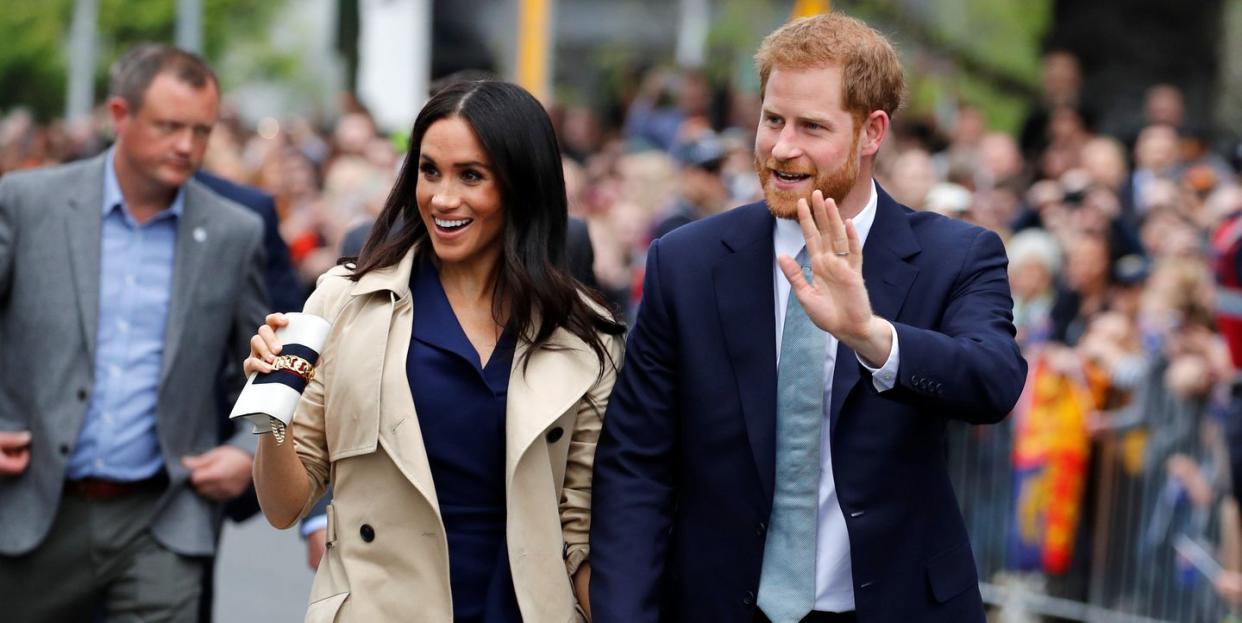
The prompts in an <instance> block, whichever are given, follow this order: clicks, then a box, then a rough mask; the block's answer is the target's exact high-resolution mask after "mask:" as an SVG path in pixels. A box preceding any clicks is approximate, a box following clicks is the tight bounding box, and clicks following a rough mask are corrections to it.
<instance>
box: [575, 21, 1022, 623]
mask: <svg viewBox="0 0 1242 623" xmlns="http://www.w3.org/2000/svg"><path fill="white" fill-rule="evenodd" d="M756 60H757V62H758V65H759V72H760V82H761V85H762V93H763V112H762V118H761V122H760V126H759V129H758V133H757V135H756V139H755V162H756V169H757V171H758V173H759V176H760V180H761V182H762V183H763V188H764V195H765V198H766V201H764V202H761V203H757V204H752V205H748V206H743V207H740V208H737V209H735V210H732V211H729V212H726V213H724V214H720V215H717V216H713V217H711V218H707V219H703V220H700V221H696V222H694V223H691V224H689V225H686V226H684V227H681V228H679V229H678V230H676V231H674V232H672V233H670V234H668V235H667V236H666V237H664V238H661V239H659V240H657V241H656V242H654V243H653V244H652V246H651V249H650V251H649V253H648V259H647V270H646V275H645V283H644V290H643V292H644V294H643V301H642V306H641V308H640V309H639V312H638V318H637V321H636V323H635V325H634V327H633V329H632V331H631V333H630V337H629V345H628V347H627V351H626V360H625V366H624V367H623V369H622V371H621V374H620V377H619V378H618V381H617V385H616V389H615V390H614V392H613V394H612V397H611V399H610V401H609V405H608V411H607V414H606V416H605V418H604V427H603V432H602V434H601V436H600V440H599V445H598V447H597V450H596V457H595V476H594V483H593V489H594V505H593V510H592V532H591V553H590V556H591V566H592V574H593V577H592V578H591V606H592V610H593V611H594V619H593V620H594V621H595V622H596V623H646V622H655V621H670V622H671V621H676V622H678V623H687V622H696V621H704V622H707V621H711V622H713V623H717V622H719V623H751V622H755V621H759V622H763V621H768V620H771V621H773V622H774V623H791V622H792V623H797V622H799V621H802V622H819V621H863V622H864V623H873V622H889V621H894V622H907V621H911V622H913V621H919V622H922V621H933V622H944V623H970V622H975V623H982V622H983V621H984V612H983V605H982V600H981V598H980V594H979V589H978V577H977V574H976V570H975V565H974V559H973V556H972V554H971V550H970V545H969V541H968V540H967V534H966V529H965V526H964V524H963V521H962V517H961V513H960V512H959V510H958V506H957V503H956V499H955V497H954V493H953V489H952V487H951V485H950V481H949V476H948V473H947V470H946V466H945V456H944V447H945V443H944V430H945V425H946V423H947V421H948V420H949V419H958V420H965V421H967V422H971V423H975V424H985V423H995V422H997V421H999V420H1001V419H1003V418H1004V417H1005V415H1006V414H1007V413H1008V412H1009V410H1010V409H1011V408H1012V407H1013V405H1014V403H1015V402H1016V401H1017V399H1018V396H1019V394H1020V393H1021V389H1022V385H1023V382H1024V380H1025V376H1026V362H1025V361H1024V360H1023V359H1022V356H1021V354H1020V352H1019V350H1018V346H1017V344H1016V343H1015V341H1014V339H1013V336H1014V327H1013V323H1012V299H1011V297H1010V291H1009V283H1008V278H1007V275H1006V266H1007V259H1006V257H1005V252H1004V248H1003V246H1002V244H1001V241H1000V239H999V238H998V237H997V236H996V234H994V233H992V232H989V231H986V230H983V229H980V228H978V227H974V226H971V225H968V224H965V223H962V222H959V221H954V220H950V219H947V218H944V217H941V216H938V215H935V214H930V213H917V212H913V211H911V210H910V209H909V208H906V207H904V206H902V205H900V204H898V203H897V202H895V201H894V200H893V199H892V198H891V197H889V196H888V194H887V193H885V192H884V191H883V189H881V188H879V187H878V186H877V185H876V184H875V183H874V182H873V181H872V179H871V172H872V166H873V162H874V159H875V154H876V152H877V151H878V150H879V148H880V145H881V143H882V142H883V141H884V139H885V137H886V136H887V134H888V131H889V127H890V125H889V124H890V118H891V116H892V114H893V113H894V112H895V111H896V109H897V108H898V107H899V105H900V103H901V95H902V92H903V89H904V84H903V78H902V71H901V66H900V62H899V60H898V58H897V55H896V54H895V53H894V51H893V49H892V47H891V45H890V44H889V43H888V41H886V40H885V39H884V37H883V36H882V35H880V34H879V33H877V32H875V31H874V30H872V29H871V28H870V27H868V26H867V25H865V24H863V23H862V22H859V21H857V20H854V19H851V18H848V17H844V16H842V15H840V14H836V13H833V14H828V15H820V16H816V17H812V18H806V19H803V20H798V21H794V22H791V23H790V24H787V25H786V26H784V27H782V28H781V29H779V30H777V31H776V32H774V33H772V34H771V35H769V36H768V37H767V38H766V39H765V40H764V43H763V45H762V46H761V47H760V50H759V53H758V54H757V55H756ZM795 258H798V259H795ZM803 261H805V263H804V264H803V266H805V268H804V267H803V266H800V262H803ZM807 275H810V280H809V281H808V279H807V277H806V276H807ZM791 291H792V292H793V294H792V295H790V292H791ZM778 353H779V361H778ZM803 361H805V362H807V363H809V364H810V365H800V362H803ZM799 389H802V391H798V390H799Z"/></svg>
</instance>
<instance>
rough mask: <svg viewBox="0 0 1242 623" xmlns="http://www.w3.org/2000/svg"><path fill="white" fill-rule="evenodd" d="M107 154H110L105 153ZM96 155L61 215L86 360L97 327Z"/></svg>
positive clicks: (99, 177)
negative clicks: (84, 343) (63, 216)
mask: <svg viewBox="0 0 1242 623" xmlns="http://www.w3.org/2000/svg"><path fill="white" fill-rule="evenodd" d="M109 153H110V152H109ZM106 157H107V156H106V155H104V156H100V157H98V158H96V159H95V162H94V163H92V165H91V166H90V167H89V168H88V169H87V173H86V175H84V176H83V181H82V184H81V187H80V188H75V189H73V195H72V197H70V199H69V209H68V210H67V211H66V212H65V235H66V242H67V243H68V248H67V253H68V254H69V264H70V266H72V269H71V270H72V273H73V282H74V286H75V289H76V291H77V299H78V314H79V315H80V317H81V320H82V334H83V335H82V337H83V338H84V339H85V340H86V350H87V357H88V358H89V359H90V361H94V360H95V338H96V335H95V333H96V331H97V330H98V328H99V327H98V325H99V270H100V269H99V255H100V252H101V251H100V245H101V238H102V235H103V212H102V210H103V184H104V182H103V176H104V158H106Z"/></svg>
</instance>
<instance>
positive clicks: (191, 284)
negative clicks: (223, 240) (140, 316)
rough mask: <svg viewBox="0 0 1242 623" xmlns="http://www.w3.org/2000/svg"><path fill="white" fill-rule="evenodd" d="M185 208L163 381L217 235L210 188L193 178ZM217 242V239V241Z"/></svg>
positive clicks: (166, 335) (179, 230)
mask: <svg viewBox="0 0 1242 623" xmlns="http://www.w3.org/2000/svg"><path fill="white" fill-rule="evenodd" d="M183 188H185V207H184V209H183V211H182V213H181V218H180V220H179V222H178V223H177V248H176V251H175V253H174V256H173V258H174V259H173V280H172V298H171V300H170V301H169V304H168V326H167V328H166V329H165V332H164V361H163V364H162V365H161V372H160V381H161V382H163V381H164V379H165V377H167V375H168V372H169V371H170V370H171V369H172V364H173V362H174V361H176V360H177V349H178V348H179V347H180V346H181V338H182V336H183V335H184V334H185V328H186V321H187V318H188V317H189V315H190V313H191V312H192V311H193V310H194V308H195V306H196V303H197V301H196V298H195V296H194V294H195V290H196V289H197V288H198V284H199V282H200V281H201V280H202V279H204V278H205V277H206V275H203V274H202V271H203V267H204V264H205V260H206V259H207V255H208V253H209V251H210V250H211V249H213V248H215V249H217V250H218V249H220V247H219V246H215V245H213V244H212V243H213V240H212V239H213V238H214V237H215V236H216V235H218V232H217V231H214V229H213V228H212V226H211V219H210V218H209V217H210V211H211V206H212V203H213V200H212V198H211V197H210V196H209V195H208V194H207V193H208V191H207V190H205V189H203V188H201V187H200V186H199V185H198V182H195V181H193V180H191V181H188V182H186V184H185V186H184V187H183ZM217 242H218V241H217Z"/></svg>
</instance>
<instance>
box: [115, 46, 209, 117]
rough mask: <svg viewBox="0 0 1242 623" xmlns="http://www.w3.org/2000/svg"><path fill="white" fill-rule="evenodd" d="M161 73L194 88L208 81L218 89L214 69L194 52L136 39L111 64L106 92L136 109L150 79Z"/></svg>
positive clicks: (202, 86)
mask: <svg viewBox="0 0 1242 623" xmlns="http://www.w3.org/2000/svg"><path fill="white" fill-rule="evenodd" d="M165 73H167V74H172V76H173V77H174V78H176V79H177V80H178V81H180V82H183V83H185V84H188V85H190V86H192V87H194V88H195V89H202V88H204V87H206V86H207V83H208V82H210V83H211V84H212V85H215V86H216V88H217V89H219V84H220V83H219V82H218V81H217V80H216V74H215V72H213V71H211V67H209V66H208V65H207V62H206V61H204V60H203V59H202V58H200V57H199V56H198V55H195V54H191V53H190V52H186V51H185V50H182V49H180V48H175V47H173V46H170V45H165V44H162V43H140V44H138V45H136V46H134V47H132V48H130V49H129V50H128V51H126V52H125V53H124V54H122V55H121V58H118V59H117V60H116V62H115V63H113V64H112V69H111V71H110V72H109V78H110V79H111V84H110V87H109V90H108V94H109V95H111V96H112V97H120V98H122V99H124V100H125V102H126V103H127V104H129V107H130V109H131V110H132V111H137V110H138V109H139V108H141V107H142V98H143V95H145V94H146V92H147V88H148V87H150V86H151V82H152V81H153V80H155V77H156V76H158V75H160V74H165Z"/></svg>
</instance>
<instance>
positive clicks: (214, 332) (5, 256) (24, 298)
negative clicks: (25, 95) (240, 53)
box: [0, 44, 267, 622]
mask: <svg viewBox="0 0 1242 623" xmlns="http://www.w3.org/2000/svg"><path fill="white" fill-rule="evenodd" d="M218 104H219V87H218V84H217V82H216V79H215V76H214V75H213V74H212V72H211V70H210V68H208V67H207V65H206V64H205V63H203V61H202V60H201V59H199V58H198V57H196V56H193V55H191V54H189V53H186V52H183V51H181V50H177V49H175V48H171V47H167V46H162V45H150V44H149V45H143V46H139V47H137V48H134V49H132V50H130V51H129V52H127V53H126V55H125V56H123V57H122V58H121V59H120V60H119V61H118V62H117V64H116V65H115V66H114V69H113V74H112V91H111V97H110V98H109V100H108V108H109V110H110V112H111V116H112V119H113V121H114V123H115V125H116V135H117V141H116V145H115V146H114V147H113V148H112V149H110V150H109V151H108V152H107V153H105V154H104V155H103V156H100V157H97V158H94V159H92V160H89V161H84V162H80V163H75V164H71V165H66V166H61V167H55V168H50V169H43V170H37V171H31V172H25V173H15V174H11V175H8V176H5V177H4V178H3V179H0V345H2V346H0V431H4V432H0V603H3V604H4V609H5V615H4V616H5V617H6V619H8V618H11V620H15V621H25V622H39V621H79V620H87V621H89V620H92V619H93V618H95V617H97V616H98V615H99V614H101V613H102V614H103V615H104V616H106V618H107V619H108V620H131V619H132V620H138V619H141V620H160V621H165V620H170V621H183V620H184V621H193V620H194V619H195V617H196V614H197V609H198V595H199V591H200V587H201V580H202V574H203V572H204V564H205V560H206V558H205V557H207V556H210V555H211V554H212V553H213V550H214V548H215V544H216V536H217V531H218V530H219V526H220V519H221V505H220V502H221V501H222V500H226V499H228V498H230V497H233V496H236V495H237V494H239V493H241V492H242V491H243V490H244V489H245V487H246V485H247V484H248V483H249V478H250V467H251V461H252V459H251V456H252V453H253V449H254V440H253V438H252V435H251V434H250V433H249V431H248V430H242V429H238V431H237V433H236V434H235V435H234V436H233V437H232V438H230V439H229V440H228V441H227V442H226V443H225V444H224V445H219V429H218V423H217V417H218V414H217V409H218V404H217V401H216V394H215V392H216V388H217V385H216V382H217V378H218V376H217V372H218V370H219V368H220V366H221V364H222V363H223V362H225V361H226V360H227V359H228V358H233V359H234V360H240V359H241V358H242V357H244V355H245V353H246V352H248V346H247V340H248V339H249V337H250V335H251V334H253V332H254V330H255V327H257V326H259V324H260V323H262V321H263V315H264V312H265V310H266V307H267V305H266V301H265V296H264V292H263V272H262V271H263V265H264V264H263V243H262V233H263V228H262V224H261V222H260V220H259V219H258V217H256V216H254V215H253V214H251V213H249V212H248V211H247V210H245V209H244V208H242V207H240V206H238V205H236V204H233V203H231V202H228V201H226V200H224V199H222V198H220V197H219V196H217V195H215V194H214V193H212V192H211V191H209V190H208V189H207V188H206V187H204V186H202V185H201V184H200V183H199V182H197V181H194V180H193V179H191V176H192V175H193V173H194V171H195V170H196V169H198V167H199V164H200V163H201V161H202V156H203V152H204V151H205V150H206V145H207V138H208V136H209V135H210V133H211V129H212V127H213V125H214V124H215V122H216V115H217V110H218ZM243 380H244V379H242V378H240V377H239V378H237V379H236V382H237V383H238V384H239V385H240V383H241V382H242V381H243Z"/></svg>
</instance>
